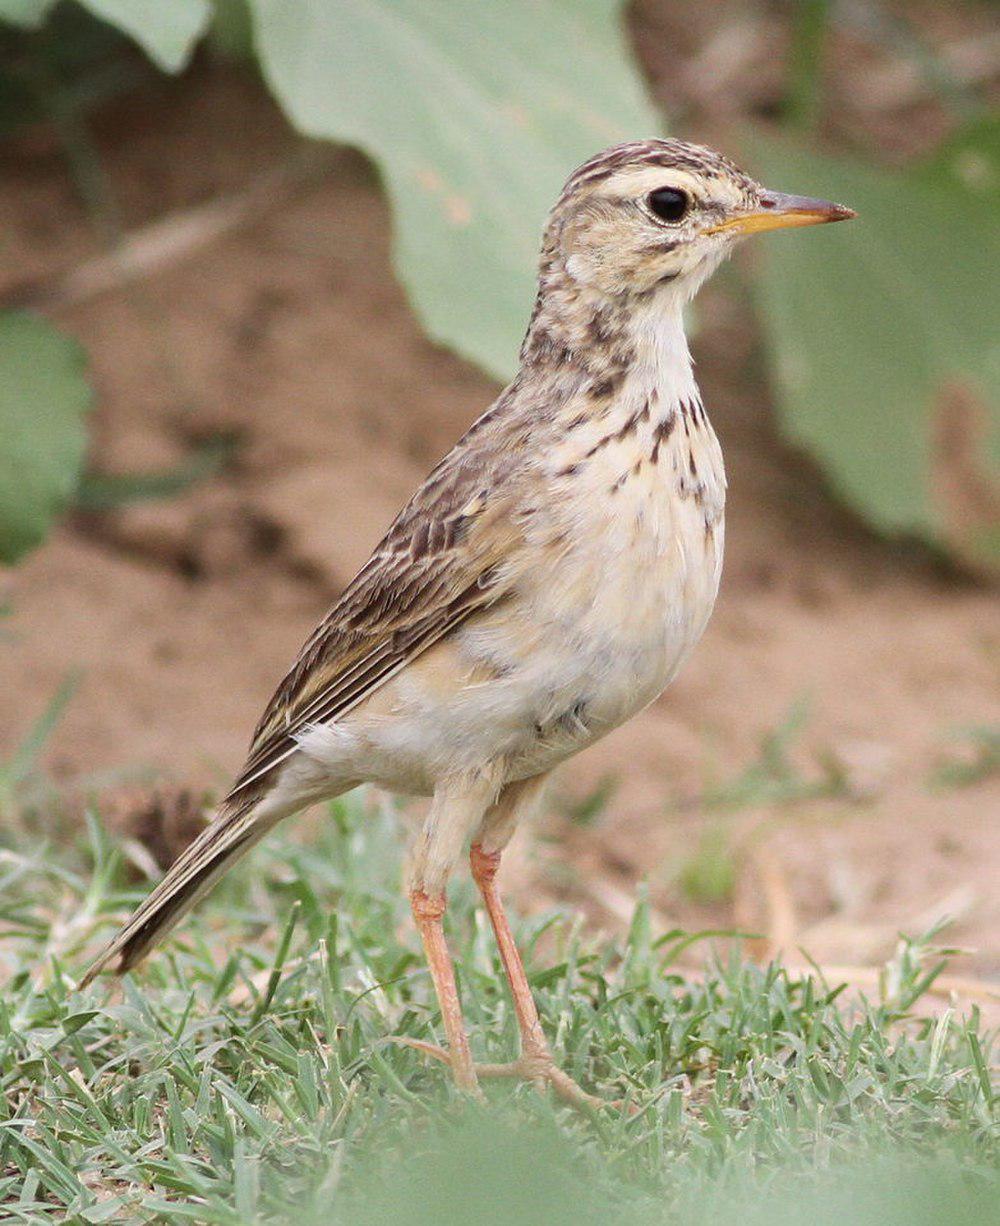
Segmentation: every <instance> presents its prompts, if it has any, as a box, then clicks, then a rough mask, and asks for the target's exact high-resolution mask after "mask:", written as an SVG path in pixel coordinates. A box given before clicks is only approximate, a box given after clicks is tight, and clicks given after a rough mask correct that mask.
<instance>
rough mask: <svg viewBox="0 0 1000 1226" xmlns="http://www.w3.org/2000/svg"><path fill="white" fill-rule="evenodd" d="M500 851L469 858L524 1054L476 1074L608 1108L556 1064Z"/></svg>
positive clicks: (477, 848) (476, 848)
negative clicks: (501, 877) (506, 890)
mask: <svg viewBox="0 0 1000 1226" xmlns="http://www.w3.org/2000/svg"><path fill="white" fill-rule="evenodd" d="M500 855H501V853H500V852H499V851H484V850H483V848H482V846H481V845H480V844H478V843H473V845H472V849H471V851H470V853H469V861H470V864H471V867H472V876H473V879H474V880H475V882H476V885H477V886H478V887H479V892H480V894H481V895H482V897H483V902H484V903H485V904H486V911H487V914H488V915H489V917H490V923H491V924H492V926H493V935H494V936H495V937H496V942H497V947H498V949H499V950H500V960H501V961H502V962H503V968H504V971H505V972H506V975H507V982H508V983H509V984H510V992H511V996H512V997H513V1000H514V1012H515V1014H516V1016H517V1025H518V1029H519V1030H520V1032H521V1055H520V1057H519V1059H517V1060H515V1061H514V1062H513V1063H512V1064H480V1065H477V1066H476V1070H477V1072H478V1074H479V1076H481V1077H523V1078H525V1079H526V1080H528V1081H533V1082H536V1083H537V1084H539V1085H545V1084H546V1083H547V1084H549V1085H551V1086H552V1088H553V1090H555V1092H556V1093H557V1094H558V1095H559V1097H560V1098H563V1099H565V1100H566V1102H569V1103H572V1104H573V1105H574V1106H577V1107H586V1108H588V1109H590V1108H593V1107H603V1106H604V1105H605V1104H604V1102H603V1101H602V1100H601V1099H599V1098H595V1097H594V1096H593V1095H592V1094H588V1093H587V1092H586V1091H585V1090H582V1089H581V1088H580V1087H579V1086H578V1085H577V1084H576V1082H575V1081H574V1080H573V1079H572V1077H570V1076H568V1075H567V1074H566V1073H564V1072H563V1071H562V1069H561V1068H559V1067H558V1066H557V1064H556V1063H555V1061H554V1060H553V1059H552V1053H551V1051H550V1050H549V1045H548V1042H547V1041H546V1039H545V1035H544V1033H543V1031H542V1023H541V1021H540V1019H539V1017H538V1009H537V1007H536V1005H535V999H534V997H533V996H532V994H531V985H530V984H529V983H528V976H527V974H526V973H525V970H524V963H523V962H522V961H521V955H520V953H519V952H518V949H517V945H516V944H515V942H514V934H513V933H512V932H511V930H510V924H509V922H508V920H507V913H506V912H505V911H504V907H503V901H502V899H501V898H500V892H499V890H498V889H497V884H496V875H497V870H498V869H499V867H500Z"/></svg>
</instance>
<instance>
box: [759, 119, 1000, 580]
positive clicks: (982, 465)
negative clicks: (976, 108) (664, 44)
mask: <svg viewBox="0 0 1000 1226" xmlns="http://www.w3.org/2000/svg"><path fill="white" fill-rule="evenodd" d="M998 131H1000V130H998V128H997V127H996V126H985V125H984V126H980V127H978V128H977V129H976V130H974V131H971V132H969V133H967V134H966V135H965V136H964V138H963V139H962V140H960V141H957V142H956V143H955V144H954V145H952V146H950V147H949V149H948V150H946V151H945V153H944V155H942V156H940V157H938V158H936V159H935V161H934V163H933V164H930V165H927V166H924V167H922V168H920V169H919V170H916V171H911V172H909V173H906V174H893V173H889V172H886V171H879V170H875V169H872V168H868V167H865V166H861V165H856V164H851V163H847V162H840V161H833V160H830V159H827V158H824V157H819V156H817V155H816V154H813V153H807V152H805V151H803V150H802V149H801V148H797V147H794V146H792V145H789V144H785V143H772V142H767V143H758V144H756V145H755V146H754V152H755V154H756V161H757V163H758V167H759V169H761V171H762V174H761V177H762V179H763V180H764V182H766V183H767V184H768V186H770V187H774V188H779V189H785V190H789V191H801V192H807V193H809V194H810V195H819V196H829V197H831V198H833V199H835V200H841V201H843V202H844V203H846V204H850V205H852V206H853V207H854V208H856V209H857V210H858V213H859V217H858V220H857V221H854V222H850V223H849V224H847V225H838V226H830V227H828V228H826V229H824V230H823V231H816V232H810V233H808V234H801V235H799V234H795V235H779V236H775V237H774V238H773V239H771V240H770V241H769V242H768V250H767V252H766V255H765V258H764V259H763V261H762V262H763V270H762V273H763V275H762V276H761V278H760V281H759V284H760V290H761V298H762V302H763V306H764V321H765V325H766V328H767V331H768V333H769V336H770V352H771V360H772V362H773V367H774V374H775V378H776V385H777V391H778V402H779V407H780V412H781V419H782V423H783V427H784V430H785V431H786V433H787V434H788V435H789V437H790V438H792V439H793V440H795V441H796V442H797V443H799V444H801V445H802V446H804V447H805V448H806V449H807V450H808V451H809V452H811V453H812V454H813V455H814V456H815V458H816V459H817V460H818V461H819V462H820V464H822V465H823V467H824V468H825V469H826V471H827V473H828V474H829V476H830V478H831V481H832V483H833V485H834V486H835V487H836V488H837V490H839V492H840V493H841V494H842V495H843V497H844V498H845V499H846V500H847V501H848V502H850V503H851V504H852V505H853V506H854V507H856V508H857V509H858V510H859V511H860V512H861V513H862V515H864V516H865V518H867V519H868V520H869V521H870V522H872V523H873V524H874V525H875V526H876V527H878V528H879V529H881V530H883V531H887V532H904V533H915V534H918V535H921V536H923V537H925V538H926V539H929V540H931V541H934V542H936V543H938V544H942V545H945V546H946V547H948V548H951V549H954V550H956V551H957V552H959V553H961V554H963V555H964V556H966V557H967V558H969V559H971V560H973V561H974V562H977V563H979V564H984V565H986V566H987V567H996V566H997V565H998V564H1000V535H998V521H997V514H998V505H1000V504H998V493H997V485H996V474H997V466H998V461H1000V415H998V404H1000V290H998V277H997V269H998V268H1000V139H998Z"/></svg>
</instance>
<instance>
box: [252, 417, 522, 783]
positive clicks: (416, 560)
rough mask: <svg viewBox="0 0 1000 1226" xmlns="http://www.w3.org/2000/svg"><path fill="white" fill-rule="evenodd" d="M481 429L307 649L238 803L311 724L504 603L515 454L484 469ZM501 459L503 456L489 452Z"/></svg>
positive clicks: (259, 741)
mask: <svg viewBox="0 0 1000 1226" xmlns="http://www.w3.org/2000/svg"><path fill="white" fill-rule="evenodd" d="M476 442H478V438H477V431H476V427H473V430H472V431H470V433H469V434H468V435H466V437H465V439H463V440H462V442H461V443H459V444H458V446H457V447H456V448H455V449H454V450H453V451H452V452H451V453H450V454H449V455H448V456H446V457H445V459H444V460H443V461H442V462H441V464H439V465H438V467H437V468H436V469H435V470H434V472H432V473H431V475H430V476H429V477H428V479H427V481H426V482H425V483H424V484H423V485H422V486H421V488H420V489H419V490H418V491H417V493H416V494H415V495H414V496H413V498H412V499H411V500H410V502H409V503H408V504H407V506H406V507H405V508H404V509H403V510H402V511H401V512H400V514H399V515H398V516H397V518H396V520H395V521H394V523H393V525H392V527H391V528H390V529H389V531H388V533H387V534H386V536H385V538H384V540H383V541H382V542H381V544H380V545H379V546H378V548H377V549H376V550H375V552H374V554H373V555H372V557H371V558H370V559H369V561H368V562H367V563H366V564H365V566H364V567H363V568H362V569H361V570H360V571H359V572H358V574H357V576H356V577H355V578H354V580H353V581H352V582H351V583H350V584H349V585H348V587H347V588H346V589H345V590H344V592H343V594H342V595H341V597H340V599H339V600H338V601H337V603H336V604H335V605H334V606H333V608H332V609H331V610H330V612H329V613H328V614H327V616H326V617H325V618H324V619H323V621H322V622H321V623H320V625H319V626H318V627H317V628H316V630H315V632H314V633H313V635H312V636H311V637H310V638H309V640H308V641H307V642H306V644H305V646H304V647H303V648H302V651H301V652H300V653H299V656H298V659H297V660H296V661H295V663H294V665H293V666H292V668H291V669H290V670H289V672H288V674H287V675H286V676H285V678H284V680H283V681H282V682H281V684H280V685H279V686H278V689H277V690H276V691H275V693H274V696H273V697H272V698H271V701H270V702H269V703H268V705H267V707H266V708H265V710H264V714H263V716H262V717H261V720H260V723H259V724H258V725H257V728H256V730H255V731H254V735H253V740H252V742H251V746H250V754H249V757H248V758H247V761H246V763H245V765H244V767H243V770H242V771H241V772H240V774H239V777H238V778H237V780H236V783H235V785H234V787H233V790H232V792H231V793H230V797H235V796H237V795H238V794H239V793H241V792H243V791H245V790H246V789H247V788H249V787H250V786H251V785H252V784H254V783H255V782H257V781H259V780H261V779H263V777H264V776H266V775H267V774H268V773H269V772H270V771H271V770H273V769H274V767H275V766H277V765H279V764H280V763H281V762H282V761H284V760H285V759H286V758H287V757H289V756H290V755H291V754H293V753H294V752H295V749H296V746H297V741H296V736H297V734H299V733H300V732H302V731H303V730H304V729H305V728H306V727H307V726H308V725H309V724H314V723H323V722H328V721H330V720H333V719H337V718H338V717H341V716H343V715H345V714H346V713H347V712H348V711H350V710H351V709H352V708H353V707H355V706H357V705H358V704H359V703H360V702H362V701H363V700H364V699H365V698H366V697H368V695H369V694H371V693H372V692H373V691H375V690H376V689H378V688H379V686H381V685H384V684H385V682H386V681H388V680H389V679H390V677H392V676H393V675H394V674H395V673H396V672H398V671H399V669H401V668H403V667H404V666H405V665H406V664H407V663H408V662H409V661H410V660H412V659H414V658H415V657H416V656H418V655H419V654H420V653H421V652H423V651H425V650H426V649H427V648H428V647H430V646H432V645H433V644H434V643H436V642H437V641H438V640H439V639H440V638H442V637H443V636H444V635H445V634H447V633H448V632H449V631H450V630H452V629H454V628H455V627H456V626H457V625H459V624H460V623H461V622H462V621H464V620H465V619H466V618H467V617H469V616H470V615H471V614H472V613H474V612H475V611H476V610H478V609H482V608H484V607H486V606H487V605H490V604H492V603H494V602H495V601H497V600H498V599H499V598H500V597H501V596H502V595H503V593H504V583H503V576H504V572H505V569H506V568H505V567H503V566H502V565H501V564H502V563H503V561H504V560H505V559H507V558H509V557H510V555H511V553H512V551H513V550H514V549H515V548H516V546H517V542H518V540H519V539H520V532H519V529H518V526H517V523H516V518H515V516H514V515H513V513H512V512H513V493H512V490H513V482H512V481H511V480H510V478H511V477H512V475H513V473H512V469H513V468H514V467H515V463H514V460H515V456H516V450H517V449H516V448H511V449H508V450H507V451H506V453H501V457H502V460H503V468H504V471H503V472H500V471H498V462H497V460H496V459H493V460H492V462H490V461H489V460H487V462H486V463H483V462H482V455H481V450H480V448H479V447H477V446H476V445H475V443H476ZM489 450H493V449H489Z"/></svg>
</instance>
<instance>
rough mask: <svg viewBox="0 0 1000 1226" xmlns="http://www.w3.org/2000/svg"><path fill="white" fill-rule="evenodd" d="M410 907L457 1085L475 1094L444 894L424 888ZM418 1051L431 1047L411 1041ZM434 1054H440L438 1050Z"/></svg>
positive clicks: (415, 891) (413, 893)
mask: <svg viewBox="0 0 1000 1226" xmlns="http://www.w3.org/2000/svg"><path fill="white" fill-rule="evenodd" d="M410 906H411V908H412V909H413V918H414V920H415V921H416V925H417V931H418V932H419V933H420V939H421V941H422V942H423V946H424V953H425V954H426V956H427V965H428V966H429V967H430V972H431V978H432V979H433V981H434V990H435V992H436V993H437V998H438V1003H439V1005H440V1006H441V1021H442V1022H443V1024H444V1032H445V1035H446V1037H447V1039H448V1057H447V1058H448V1063H449V1064H450V1065H451V1069H452V1074H453V1075H454V1078H455V1084H456V1085H457V1086H458V1088H459V1089H460V1090H464V1091H465V1092H466V1093H470V1094H475V1093H476V1092H477V1090H478V1088H479V1085H478V1082H477V1080H476V1070H475V1067H474V1066H473V1063H472V1053H471V1052H470V1051H469V1038H468V1035H467V1034H466V1033H465V1023H464V1022H463V1021H462V1006H461V1004H460V1003H459V999H458V987H457V985H456V983H455V968H454V966H453V965H452V961H451V954H450V953H449V952H448V945H447V942H446V941H445V937H444V923H443V920H444V911H445V893H444V890H443V889H442V890H438V891H435V892H434V893H428V892H427V891H426V890H423V889H419V888H418V889H413V890H411V891H410ZM411 1046H413V1047H416V1048H417V1049H418V1050H427V1049H429V1048H430V1046H431V1045H429V1044H422V1043H419V1042H412V1043H411ZM432 1054H434V1055H437V1054H438V1049H436V1048H435V1049H433V1052H432Z"/></svg>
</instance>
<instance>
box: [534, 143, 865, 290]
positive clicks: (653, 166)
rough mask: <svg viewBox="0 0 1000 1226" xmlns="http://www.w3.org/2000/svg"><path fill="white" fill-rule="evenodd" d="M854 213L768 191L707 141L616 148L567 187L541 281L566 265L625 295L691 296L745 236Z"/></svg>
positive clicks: (570, 272) (595, 285) (578, 276)
mask: <svg viewBox="0 0 1000 1226" xmlns="http://www.w3.org/2000/svg"><path fill="white" fill-rule="evenodd" d="M853 216H855V214H854V211H853V210H852V209H849V208H846V207H845V206H844V205H841V204H831V203H830V202H829V201H826V200H814V199H812V198H810V197H806V196H789V195H786V194H784V193H783V192H775V191H770V190H769V189H767V188H764V187H762V186H761V185H760V184H759V183H757V182H756V181H755V180H754V179H752V178H751V177H750V176H749V175H747V174H745V173H744V172H743V171H742V170H740V169H739V167H737V166H735V165H734V164H733V163H732V162H731V161H729V159H728V158H726V157H723V156H722V154H720V153H715V152H714V151H713V150H711V149H706V148H703V147H702V146H700V145H690V144H687V143H686V142H684V141H679V140H649V141H641V142H637V143H634V144H627V145H615V146H614V147H612V148H611V149H606V150H604V152H603V153H599V154H598V155H597V156H596V157H593V158H591V159H590V160H589V161H587V162H585V163H584V164H583V165H582V166H581V167H580V168H579V169H578V170H576V171H575V172H574V173H573V174H572V175H571V176H570V178H569V180H568V182H567V183H566V186H565V188H564V189H563V192H562V195H561V196H560V197H559V200H558V201H557V202H556V205H555V207H554V208H553V210H552V214H551V216H550V218H549V224H548V228H547V230H546V235H545V241H544V244H543V253H542V265H543V275H544V272H545V270H546V266H548V268H550V269H552V270H555V269H558V271H559V273H560V274H561V276H562V277H565V278H568V279H569V280H570V281H571V282H574V283H576V284H577V285H578V286H579V287H580V288H583V287H586V288H588V289H590V290H591V291H595V292H596V293H597V294H600V295H608V296H612V297H618V298H620V297H622V296H629V295H637V294H638V295H649V294H650V293H651V292H655V291H656V290H657V289H658V288H659V287H666V286H670V287H672V291H673V292H674V293H676V294H677V295H678V296H679V297H680V298H682V299H684V300H686V299H688V298H690V297H691V296H692V295H693V294H694V293H695V292H696V291H697V289H698V287H699V286H700V285H701V284H702V282H703V281H704V280H705V278H706V277H707V276H709V275H710V274H711V273H712V272H713V271H714V270H715V268H716V267H717V266H718V264H719V262H720V261H721V260H722V259H723V258H724V257H725V256H726V255H728V254H729V252H730V251H731V250H732V248H733V246H734V244H735V243H736V241H737V240H738V239H740V238H743V237H744V236H746V235H748V234H755V233H760V232H761V231H763V230H777V229H780V228H783V227H786V226H809V225H816V224H818V223H821V222H829V221H843V220H845V219H846V218H849V217H853Z"/></svg>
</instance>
